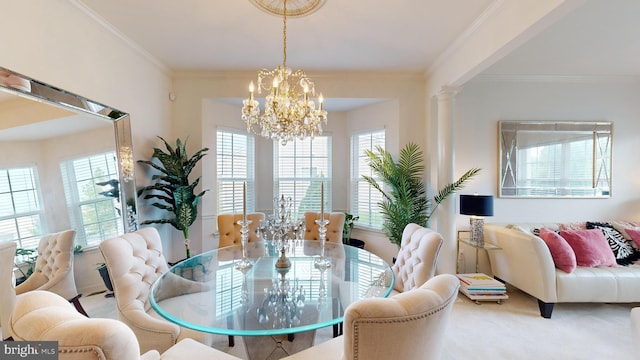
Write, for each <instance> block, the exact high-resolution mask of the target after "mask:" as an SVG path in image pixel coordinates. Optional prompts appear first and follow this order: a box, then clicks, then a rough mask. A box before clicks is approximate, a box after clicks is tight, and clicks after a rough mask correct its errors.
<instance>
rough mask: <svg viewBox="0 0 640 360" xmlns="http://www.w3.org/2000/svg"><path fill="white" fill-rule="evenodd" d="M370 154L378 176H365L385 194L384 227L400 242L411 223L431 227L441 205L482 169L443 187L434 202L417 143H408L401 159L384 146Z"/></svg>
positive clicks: (392, 237)
mask: <svg viewBox="0 0 640 360" xmlns="http://www.w3.org/2000/svg"><path fill="white" fill-rule="evenodd" d="M366 155H367V157H368V158H367V160H368V163H369V167H370V168H371V170H372V171H373V173H374V174H375V177H372V176H363V178H364V180H365V181H367V183H369V184H370V185H371V186H372V187H374V188H375V189H377V190H378V191H380V193H381V194H382V196H383V199H382V201H381V202H379V203H378V206H379V208H380V211H381V213H382V217H383V219H384V223H383V226H382V230H383V231H384V232H385V234H386V235H387V236H388V237H389V240H390V241H391V242H392V243H394V244H396V245H398V246H400V243H401V241H402V232H403V231H404V228H405V227H406V226H407V225H408V224H410V223H416V224H418V225H422V226H425V227H428V226H429V219H430V218H431V216H432V215H433V213H434V212H435V210H436V209H437V208H438V205H440V204H441V203H442V202H443V201H444V200H446V199H447V197H449V196H450V195H451V194H453V193H455V192H456V191H458V190H460V189H462V188H463V187H464V186H465V185H466V183H467V181H469V180H470V179H471V178H472V177H474V176H475V175H477V174H478V173H479V172H480V169H478V168H473V169H470V170H468V171H467V172H466V173H464V174H463V175H462V176H461V177H460V178H459V179H458V180H457V181H456V182H454V183H452V184H449V185H446V186H445V187H444V188H443V189H441V190H440V191H439V192H438V193H437V194H436V195H435V196H434V198H433V202H432V201H431V200H429V199H428V198H427V188H426V185H425V184H424V182H423V179H422V176H423V172H424V165H423V163H424V155H423V153H422V150H421V149H420V147H419V146H418V145H417V144H415V143H408V144H407V145H405V147H404V148H402V150H401V151H400V157H399V159H398V161H397V162H396V161H395V160H394V159H393V157H392V156H391V154H390V153H389V152H388V151H386V150H385V149H384V148H382V147H381V146H378V147H377V148H376V151H375V152H374V151H371V150H367V151H366ZM376 178H379V179H381V181H382V182H383V183H384V184H385V185H386V187H387V189H388V190H385V189H384V188H383V187H382V186H381V185H380V184H379V183H378V181H377V180H376Z"/></svg>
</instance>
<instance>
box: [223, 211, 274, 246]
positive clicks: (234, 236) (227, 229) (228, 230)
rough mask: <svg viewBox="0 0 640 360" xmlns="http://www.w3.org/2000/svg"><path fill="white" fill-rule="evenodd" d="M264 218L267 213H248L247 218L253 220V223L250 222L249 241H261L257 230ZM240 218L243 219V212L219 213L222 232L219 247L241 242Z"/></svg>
mask: <svg viewBox="0 0 640 360" xmlns="http://www.w3.org/2000/svg"><path fill="white" fill-rule="evenodd" d="M264 218H265V215H264V213H261V212H255V213H250V214H247V220H251V224H249V242H256V241H260V238H259V237H258V235H257V234H256V230H257V229H258V226H260V222H261V221H263V220H264ZM240 220H242V214H220V215H218V232H219V233H220V241H219V242H218V247H219V248H221V247H226V246H231V245H237V244H240V241H241V240H242V238H241V235H240V225H238V221H240Z"/></svg>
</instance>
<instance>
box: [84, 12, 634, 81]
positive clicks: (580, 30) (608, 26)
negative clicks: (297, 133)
mask: <svg viewBox="0 0 640 360" xmlns="http://www.w3.org/2000/svg"><path fill="white" fill-rule="evenodd" d="M501 1H511V0H446V1H443V0H395V1H386V2H382V1H379V2H375V6H372V2H371V1H370V0H348V1H345V0H327V1H326V3H325V4H324V5H323V6H322V7H321V8H320V9H319V10H318V11H316V12H314V13H312V14H311V15H308V16H306V17H301V18H292V19H289V20H288V22H287V38H288V39H287V40H288V43H287V65H289V66H291V67H293V68H303V69H304V70H305V71H307V72H308V73H311V72H312V71H314V70H315V71H354V70H358V71H419V72H423V71H428V70H429V68H430V67H431V66H432V65H433V64H434V62H435V61H436V59H437V58H438V56H440V55H441V54H442V53H443V52H444V51H445V50H446V49H447V47H448V46H449V45H450V44H452V43H453V41H454V40H455V39H456V38H457V37H459V36H461V35H462V34H463V33H464V31H465V30H466V29H468V28H470V27H471V25H472V24H473V23H474V21H476V20H477V19H478V18H479V17H480V16H481V14H482V13H483V11H485V10H486V9H487V8H489V7H490V6H492V5H494V4H495V2H498V3H500V2H501ZM578 1H579V0H578ZM77 2H78V3H79V5H80V6H81V7H83V5H84V6H85V7H86V8H85V10H87V11H88V12H89V13H92V14H93V15H94V16H95V17H96V18H97V19H101V20H102V21H104V22H106V23H107V24H108V25H109V26H112V27H113V28H114V29H117V32H119V33H120V35H121V36H122V37H123V38H125V39H128V40H129V41H130V42H131V43H133V44H135V45H136V46H139V47H140V48H142V49H144V51H146V52H147V53H148V54H149V55H150V56H151V57H152V58H154V59H156V60H157V61H159V62H160V63H161V64H163V65H164V66H166V67H167V68H169V69H171V70H187V69H188V70H216V71H224V70H257V69H259V68H273V67H276V66H277V65H279V64H281V63H282V18H279V17H276V16H274V15H270V14H267V13H265V12H263V11H261V10H259V9H258V8H257V7H255V6H254V5H253V4H252V3H251V2H250V1H249V0H218V1H214V0H188V1H175V0H137V1H129V0H109V1H104V0H77ZM638 14H640V1H637V0H615V1H602V0H586V1H585V2H584V4H583V5H581V6H580V7H578V8H577V9H576V10H574V11H573V12H572V13H570V14H568V15H566V16H565V17H564V18H562V19H560V20H559V21H558V22H556V23H555V24H552V25H551V26H550V27H549V28H547V29H546V30H545V31H543V32H542V33H540V34H539V35H538V36H536V37H535V38H533V39H532V40H530V41H528V42H527V43H525V44H524V45H523V46H521V47H520V48H518V49H516V50H515V51H513V52H512V53H511V54H509V55H508V56H507V57H505V58H503V59H502V60H500V61H499V62H498V63H496V64H494V65H493V66H491V67H490V68H488V69H487V70H486V71H485V74H490V75H500V74H510V75H513V74H518V75H581V76H584V75H632V74H638V72H639V71H640V67H639V66H638V64H640V41H637V40H636V38H635V37H636V36H637V34H638V33H640V21H638V20H637V15H638Z"/></svg>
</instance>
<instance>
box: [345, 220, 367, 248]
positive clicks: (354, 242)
mask: <svg viewBox="0 0 640 360" xmlns="http://www.w3.org/2000/svg"><path fill="white" fill-rule="evenodd" d="M358 219H360V217H359V216H357V215H353V214H349V213H348V212H345V213H344V227H343V228H342V242H343V243H345V244H347V245H351V246H355V247H359V248H364V241H362V240H358V239H352V238H351V231H352V230H353V225H354V222H356V221H358Z"/></svg>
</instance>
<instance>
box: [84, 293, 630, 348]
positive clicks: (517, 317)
mask: <svg viewBox="0 0 640 360" xmlns="http://www.w3.org/2000/svg"><path fill="white" fill-rule="evenodd" d="M508 294H509V296H510V298H509V300H505V301H503V303H502V304H500V305H499V304H497V303H492V302H486V303H481V304H480V305H477V304H475V303H474V302H473V301H471V300H469V299H467V298H466V297H464V295H462V294H460V296H459V298H458V300H457V301H456V303H455V305H454V308H453V314H452V318H451V322H450V324H449V327H448V329H447V339H446V342H445V349H444V353H443V356H442V359H443V360H451V359H456V360H458V359H464V360H467V359H509V360H511V359H532V360H533V359H545V360H547V359H558V360H560V359H562V360H570V359H576V360H583V359H584V360H593V359H596V360H599V359H617V360H620V359H635V358H639V357H640V354H636V353H635V352H634V347H633V345H632V341H631V325H630V317H629V312H630V311H631V308H633V307H634V306H640V303H639V304H557V305H556V306H555V309H554V311H553V316H552V318H551V319H544V318H542V317H541V316H540V314H539V312H538V304H537V301H536V300H535V299H534V298H532V297H530V296H528V295H526V294H524V293H522V292H520V291H518V290H516V289H513V288H511V287H508ZM81 302H82V303H83V306H84V307H85V309H86V310H87V312H88V313H89V315H90V316H92V317H110V318H115V300H114V299H113V298H105V297H104V296H103V295H102V294H98V295H92V296H85V297H82V298H81ZM331 333H332V329H331V327H329V328H326V329H322V330H320V331H317V332H316V334H315V343H316V344H317V343H320V342H322V341H326V340H328V339H330V338H331ZM299 338H300V339H299V340H304V342H305V343H306V342H308V341H309V339H308V335H306V336H300V337H299ZM251 340H252V341H250V343H252V345H251V346H250V349H249V350H248V351H247V349H246V348H245V343H244V341H243V340H242V338H241V337H236V346H235V347H233V348H228V347H226V346H225V342H221V343H220V344H218V345H216V347H217V348H219V349H220V350H223V351H226V352H229V353H231V354H233V355H235V356H238V357H241V358H244V359H248V355H247V354H248V353H250V354H251V360H273V359H279V358H281V357H283V356H286V354H288V353H292V352H294V351H298V350H299V346H297V343H295V341H296V340H294V343H289V342H288V340H287V339H286V337H280V338H271V337H269V338H263V339H251ZM415 341H419V339H415ZM265 343H267V346H265ZM273 344H275V346H274V345H273ZM278 344H280V346H278ZM397 360H401V359H397Z"/></svg>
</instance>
